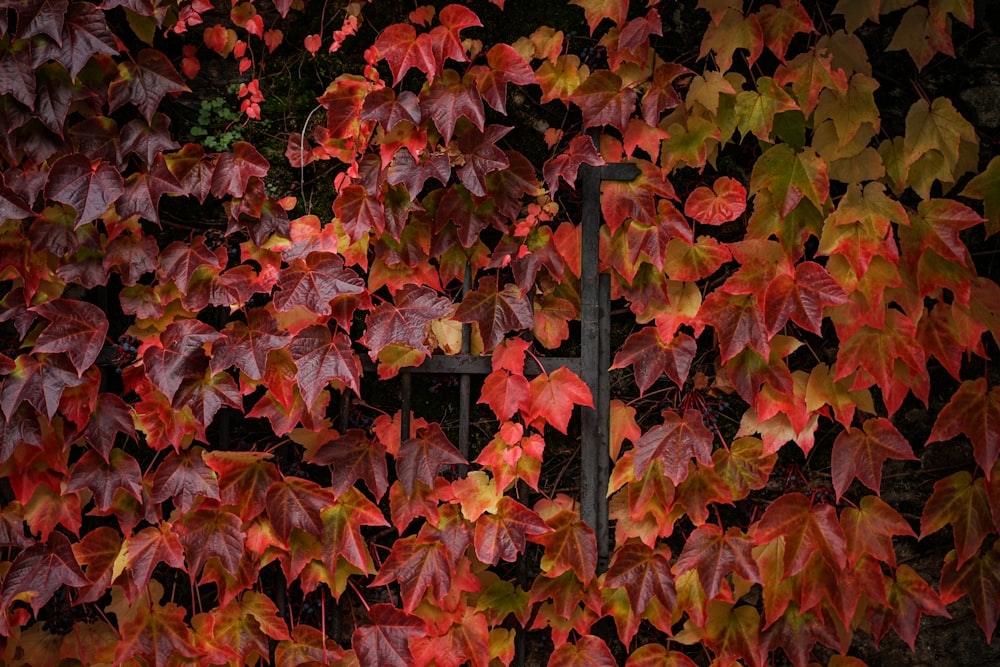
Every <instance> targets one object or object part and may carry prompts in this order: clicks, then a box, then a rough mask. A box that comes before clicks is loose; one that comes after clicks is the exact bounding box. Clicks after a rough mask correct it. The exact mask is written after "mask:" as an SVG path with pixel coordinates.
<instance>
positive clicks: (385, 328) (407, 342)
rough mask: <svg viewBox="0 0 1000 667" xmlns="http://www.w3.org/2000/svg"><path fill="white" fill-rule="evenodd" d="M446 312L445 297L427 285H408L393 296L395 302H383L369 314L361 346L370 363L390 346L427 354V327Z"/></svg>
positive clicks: (449, 305) (446, 301) (447, 311)
mask: <svg viewBox="0 0 1000 667" xmlns="http://www.w3.org/2000/svg"><path fill="white" fill-rule="evenodd" d="M449 312H451V301H450V300H449V299H448V298H447V297H445V296H442V295H441V294H439V293H438V292H437V291H435V290H433V289H431V288H430V287H427V286H426V285H422V286H415V285H407V286H406V287H404V288H403V289H402V290H400V291H399V292H397V293H396V298H395V300H394V302H389V301H386V302H383V303H382V304H380V305H378V306H376V307H375V308H374V309H373V310H372V311H371V312H370V313H369V314H368V317H367V319H366V321H365V333H364V335H363V336H362V337H361V343H362V344H363V345H365V346H366V347H367V348H368V349H369V350H370V352H369V356H371V358H372V361H374V360H375V359H376V358H377V357H378V354H379V352H381V351H382V349H383V348H385V347H386V346H388V345H390V344H392V343H398V344H400V345H404V346H406V347H408V348H410V349H413V350H416V351H417V352H420V353H422V354H423V355H426V354H429V353H430V350H429V349H428V347H427V327H428V325H429V324H430V323H431V322H432V321H434V320H437V319H439V318H441V317H444V316H445V315H447V314H448V313H449Z"/></svg>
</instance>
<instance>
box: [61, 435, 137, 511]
mask: <svg viewBox="0 0 1000 667" xmlns="http://www.w3.org/2000/svg"><path fill="white" fill-rule="evenodd" d="M81 489H88V490H90V492H91V493H92V494H93V496H94V505H96V506H97V509H99V510H102V511H103V510H107V509H108V508H110V507H111V502H112V501H113V500H114V496H115V493H116V492H117V491H118V490H119V489H121V490H123V491H125V493H127V494H129V495H131V496H132V497H133V498H135V499H136V500H138V501H139V502H142V470H140V469H139V462H138V461H136V460H135V459H134V458H133V457H132V456H130V455H128V454H126V453H125V452H123V451H122V450H120V449H113V450H111V452H110V454H109V456H108V457H107V459H105V458H102V456H101V455H100V454H99V453H98V452H96V451H94V450H90V451H87V452H85V453H84V455H83V456H82V457H80V460H79V461H77V462H76V463H75V464H74V465H73V469H72V471H71V472H70V474H69V478H68V479H67V480H66V492H67V493H72V492H74V491H79V490H81Z"/></svg>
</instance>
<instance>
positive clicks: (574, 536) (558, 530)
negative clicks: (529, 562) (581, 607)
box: [531, 509, 597, 584]
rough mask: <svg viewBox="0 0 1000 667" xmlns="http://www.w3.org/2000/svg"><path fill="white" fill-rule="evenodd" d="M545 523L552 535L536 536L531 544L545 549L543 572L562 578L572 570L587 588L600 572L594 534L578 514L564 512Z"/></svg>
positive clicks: (568, 511)
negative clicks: (595, 574) (598, 571)
mask: <svg viewBox="0 0 1000 667" xmlns="http://www.w3.org/2000/svg"><path fill="white" fill-rule="evenodd" d="M545 523H547V524H549V527H550V528H552V530H551V532H547V533H543V534H541V535H535V536H532V537H531V541H532V542H535V543H537V544H541V545H542V546H543V547H545V555H543V556H542V561H541V568H542V571H543V572H544V573H545V575H546V576H547V577H550V578H553V577H558V576H559V575H561V574H563V573H564V572H568V571H570V570H572V571H573V573H574V574H575V575H576V577H577V578H578V579H579V580H580V581H581V582H583V583H584V584H587V583H589V582H590V580H591V579H593V578H594V573H595V571H596V569H597V538H596V536H595V535H594V530H593V529H592V528H591V527H590V526H588V525H587V524H585V523H584V522H583V521H581V520H580V516H579V514H577V513H576V512H574V511H570V510H566V509H560V510H558V511H557V512H556V513H555V514H554V515H553V516H550V517H548V518H546V520H545Z"/></svg>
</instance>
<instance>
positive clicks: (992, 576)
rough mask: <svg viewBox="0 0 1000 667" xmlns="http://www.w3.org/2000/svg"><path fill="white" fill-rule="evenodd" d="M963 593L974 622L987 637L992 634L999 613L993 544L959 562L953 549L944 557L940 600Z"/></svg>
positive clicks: (998, 562) (998, 557) (999, 558)
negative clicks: (973, 615)
mask: <svg viewBox="0 0 1000 667" xmlns="http://www.w3.org/2000/svg"><path fill="white" fill-rule="evenodd" d="M964 595H968V596H969V601H970V602H971V603H972V610H973V611H974V612H975V614H976V622H977V623H979V627H980V628H982V629H983V632H984V633H986V637H987V641H989V639H988V638H990V637H992V636H993V632H994V631H995V630H996V627H997V618H998V617H1000V607H998V606H997V600H1000V550H998V548H997V544H996V543H995V542H994V544H993V548H992V549H990V550H989V551H987V552H986V553H985V554H982V555H979V554H977V555H974V556H973V557H972V558H971V559H970V560H968V561H966V562H965V563H964V564H962V565H958V563H957V558H956V555H955V552H954V551H952V552H949V553H948V555H947V556H945V557H944V566H943V567H942V569H941V602H942V603H943V604H951V603H952V602H955V601H956V600H958V599H959V598H961V597H963V596H964Z"/></svg>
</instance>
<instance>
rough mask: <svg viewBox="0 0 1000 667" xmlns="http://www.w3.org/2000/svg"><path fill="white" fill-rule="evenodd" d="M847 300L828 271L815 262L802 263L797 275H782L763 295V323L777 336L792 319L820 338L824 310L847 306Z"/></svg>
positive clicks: (797, 267)
mask: <svg viewBox="0 0 1000 667" xmlns="http://www.w3.org/2000/svg"><path fill="white" fill-rule="evenodd" d="M847 301H848V297H847V294H846V293H845V292H844V290H843V289H842V288H841V287H840V285H839V284H837V281H836V280H834V279H833V276H831V275H830V274H829V273H828V272H827V270H826V269H824V268H823V267H822V266H820V265H819V264H816V263H815V262H802V263H800V264H798V265H796V267H795V275H794V276H792V275H789V274H787V273H783V274H779V275H778V276H777V277H775V278H774V280H772V281H771V282H770V283H769V284H768V286H767V292H765V293H764V322H765V323H766V324H767V333H768V335H769V336H774V334H776V333H778V332H779V331H780V330H781V327H783V326H785V322H787V321H788V320H789V318H791V320H792V321H793V322H795V323H796V324H798V325H799V326H800V327H802V328H803V329H805V330H806V331H811V332H813V333H814V334H817V335H820V334H821V328H822V326H823V307H824V306H837V305H840V304H843V303H847Z"/></svg>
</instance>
